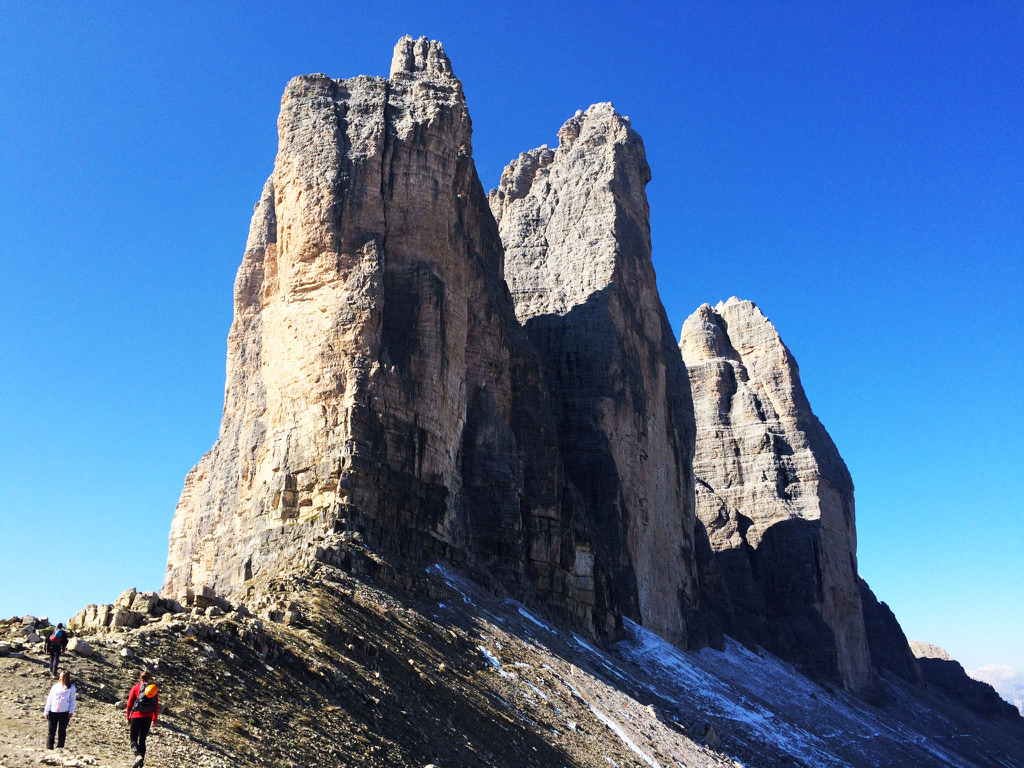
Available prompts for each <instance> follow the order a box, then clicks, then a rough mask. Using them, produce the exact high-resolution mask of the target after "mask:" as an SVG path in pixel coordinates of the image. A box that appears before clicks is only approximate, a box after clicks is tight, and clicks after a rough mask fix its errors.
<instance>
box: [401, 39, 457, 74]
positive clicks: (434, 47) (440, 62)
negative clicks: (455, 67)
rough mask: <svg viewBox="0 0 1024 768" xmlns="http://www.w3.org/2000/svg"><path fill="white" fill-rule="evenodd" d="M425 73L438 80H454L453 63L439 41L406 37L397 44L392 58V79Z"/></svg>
mask: <svg viewBox="0 0 1024 768" xmlns="http://www.w3.org/2000/svg"><path fill="white" fill-rule="evenodd" d="M418 73H425V74H427V75H428V76H433V77H436V78H438V79H449V78H450V79H454V78H455V76H454V75H453V74H452V63H451V61H449V59H448V56H447V55H446V54H445V52H444V46H443V45H442V44H441V43H440V42H439V41H437V40H428V39H427V38H425V37H421V38H419V39H418V40H414V39H413V38H412V37H411V36H410V35H406V36H405V37H403V38H402V39H401V40H399V41H398V42H397V43H395V52H394V55H393V56H392V57H391V74H390V77H391V78H395V77H402V76H404V75H414V74H418Z"/></svg>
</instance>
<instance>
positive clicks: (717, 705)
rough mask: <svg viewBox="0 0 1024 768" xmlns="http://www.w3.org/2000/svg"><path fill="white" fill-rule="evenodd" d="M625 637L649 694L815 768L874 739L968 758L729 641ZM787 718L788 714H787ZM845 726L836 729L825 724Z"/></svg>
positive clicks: (631, 629)
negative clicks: (696, 645) (715, 644)
mask: <svg viewBox="0 0 1024 768" xmlns="http://www.w3.org/2000/svg"><path fill="white" fill-rule="evenodd" d="M624 623H625V629H626V634H627V639H626V640H624V641H623V642H621V643H619V644H618V646H617V649H618V651H619V652H620V653H621V654H622V655H623V656H624V657H625V658H626V659H628V660H630V661H632V662H634V663H636V664H637V665H639V666H642V667H643V668H644V669H646V670H647V671H649V672H650V673H651V675H650V677H651V679H652V680H655V681H657V682H656V683H653V684H651V686H650V687H651V689H652V690H655V691H656V692H657V693H658V694H660V695H662V696H664V697H665V698H667V699H669V700H671V701H676V702H678V701H679V700H680V699H686V700H688V701H690V702H696V703H698V704H699V706H700V708H701V710H702V711H704V712H705V713H706V714H707V715H708V716H709V718H715V717H717V718H723V719H727V720H729V721H731V722H732V724H733V726H734V727H735V728H737V729H738V730H739V731H741V732H744V733H745V734H746V735H747V737H748V738H749V739H750V740H751V741H753V742H767V743H770V744H773V745H774V746H775V747H777V748H778V749H780V750H781V751H783V752H784V753H787V754H789V755H791V756H792V757H794V758H796V759H798V760H801V761H804V762H806V763H807V764H809V765H814V766H816V768H817V767H818V766H821V767H822V768H824V766H836V767H837V768H838V767H839V766H845V765H847V764H848V763H847V762H846V760H842V759H840V758H838V757H837V756H836V752H835V749H836V748H838V747H842V748H843V749H844V750H845V751H847V752H853V753H857V752H860V753H861V754H862V756H863V758H864V761H865V764H868V762H869V760H870V758H869V757H868V755H867V753H866V746H867V745H868V744H870V743H871V741H872V740H874V739H884V740H888V741H891V742H893V743H894V744H901V743H907V742H911V743H914V744H917V745H920V746H921V747H923V748H924V749H925V750H927V751H928V752H930V753H932V754H933V755H935V756H936V757H938V758H940V759H941V760H943V761H945V762H946V763H948V764H949V765H950V766H961V765H962V762H963V761H962V760H961V759H959V758H957V757H956V756H954V755H952V754H950V753H948V752H946V751H945V750H944V749H943V748H942V747H941V746H940V745H938V744H936V743H934V742H931V741H930V740H929V739H927V738H926V737H924V736H922V735H921V734H919V733H916V732H913V731H911V730H910V729H909V728H905V727H903V726H901V725H896V727H892V726H890V725H888V724H886V723H884V722H883V721H882V720H880V719H879V718H878V717H877V716H876V715H875V714H874V713H873V711H872V710H870V709H869V708H867V707H865V706H864V705H863V704H862V703H860V702H859V701H857V700H856V699H855V698H853V697H852V696H850V695H849V694H847V693H845V692H843V691H835V690H829V689H826V688H822V687H821V686H819V685H817V684H816V683H814V682H812V681H811V680H809V679H808V678H806V677H804V676H803V675H802V674H800V673H799V672H798V671H797V670H796V669H794V668H793V667H792V666H790V665H789V664H787V663H785V662H783V661H781V660H780V659H777V658H776V657H774V656H772V655H771V654H769V653H767V652H766V651H763V650H762V651H761V652H760V654H757V653H753V652H752V651H750V650H748V649H747V648H745V647H743V646H742V645H741V644H739V643H737V642H735V641H733V640H732V639H730V638H726V649H725V652H724V653H723V652H719V651H715V650H713V649H711V648H705V649H703V650H701V651H698V652H684V651H680V650H679V649H677V648H675V647H674V646H672V645H671V644H669V643H668V642H666V641H665V640H663V639H661V638H660V637H658V636H657V635H655V634H653V633H652V632H649V631H648V630H646V629H644V628H643V627H641V626H639V625H638V624H635V623H634V622H632V621H630V620H629V619H625V620H624ZM782 713H785V714H782ZM828 722H832V723H841V726H840V727H839V728H838V730H837V729H835V728H830V727H827V726H825V725H824V724H825V723H828Z"/></svg>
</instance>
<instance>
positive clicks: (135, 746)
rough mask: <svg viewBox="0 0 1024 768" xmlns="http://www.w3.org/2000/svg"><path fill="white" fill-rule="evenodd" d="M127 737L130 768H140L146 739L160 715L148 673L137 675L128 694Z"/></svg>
mask: <svg viewBox="0 0 1024 768" xmlns="http://www.w3.org/2000/svg"><path fill="white" fill-rule="evenodd" d="M127 709H128V735H129V739H130V740H131V745H132V752H133V753H134V754H135V762H134V763H132V768H141V766H142V764H143V762H144V761H145V759H146V737H147V736H149V729H150V728H151V727H152V725H153V724H154V723H155V722H156V718H157V715H158V714H159V713H160V699H159V697H158V696H157V690H156V686H155V685H154V684H153V681H152V679H151V678H150V674H149V672H143V673H142V674H141V675H139V682H137V683H136V684H135V685H133V686H132V690H131V693H129V694H128V707H127Z"/></svg>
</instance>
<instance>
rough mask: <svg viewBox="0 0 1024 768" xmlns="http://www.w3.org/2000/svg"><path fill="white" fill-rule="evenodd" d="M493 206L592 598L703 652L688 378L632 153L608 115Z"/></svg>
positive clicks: (527, 160) (631, 138)
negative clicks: (585, 536) (582, 519)
mask: <svg viewBox="0 0 1024 768" xmlns="http://www.w3.org/2000/svg"><path fill="white" fill-rule="evenodd" d="M558 138H559V146H558V148H557V149H556V150H551V149H548V148H547V147H546V146H545V147H541V148H540V149H536V150H533V151H531V152H527V153H523V154H522V155H520V157H519V158H518V159H517V160H515V161H513V162H512V164H510V165H509V166H508V167H507V168H506V169H505V171H504V173H503V174H502V177H501V182H500V186H499V187H498V189H496V190H493V191H492V192H491V194H490V203H491V210H492V211H493V212H494V216H495V218H496V219H497V221H498V225H499V230H500V232H501V238H502V242H503V243H504V245H505V274H506V280H507V281H508V284H509V288H510V290H511V292H512V297H513V299H514V301H515V307H516V315H517V316H518V318H519V320H520V321H521V322H522V323H523V324H524V326H525V328H526V330H527V333H528V334H529V336H530V339H531V340H532V341H533V343H534V345H535V346H536V348H537V350H538V352H539V354H540V357H541V360H542V365H543V370H544V378H545V383H546V385H547V387H548V389H549V391H550V393H551V398H552V403H553V408H554V411H555V419H556V422H557V425H558V436H559V443H560V446H561V450H562V456H563V458H564V462H565V467H566V472H567V474H568V476H569V478H570V480H571V481H572V483H573V485H574V486H575V487H576V488H577V489H578V490H579V492H580V494H581V496H582V498H583V501H584V505H585V506H586V508H587V511H588V519H589V522H590V527H591V529H592V530H594V531H595V534H596V536H597V539H596V540H595V542H594V546H595V549H596V551H597V555H598V557H597V561H596V565H595V568H596V571H595V577H596V579H597V582H598V586H597V590H598V599H599V600H601V599H602V595H604V597H603V599H605V600H608V601H611V602H614V603H618V604H620V605H622V606H623V609H624V610H625V611H626V613H627V614H628V615H631V616H633V617H634V618H637V619H638V620H640V621H641V622H642V623H643V624H644V626H646V627H648V628H650V629H652V630H653V631H655V632H657V633H658V634H660V635H661V636H663V637H666V638H668V639H670V640H672V641H673V642H676V643H678V644H682V645H685V644H690V645H695V646H699V645H703V644H705V643H706V642H707V639H708V636H709V630H708V628H707V627H706V626H704V622H703V618H702V616H701V614H700V611H699V596H698V584H697V564H696V555H695V545H694V522H695V517H694V501H693V493H694V491H693V472H692V466H691V456H692V450H693V440H694V423H693V406H692V402H691V399H690V391H689V383H688V379H687V376H686V370H685V368H684V366H683V364H682V362H681V360H680V359H679V354H678V350H677V348H676V343H675V339H674V337H673V334H672V330H671V327H670V326H669V324H668V320H667V318H666V316H665V311H664V308H663V307H662V304H661V300H660V298H659V296H658V292H657V286H656V283H655V276H654V268H653V266H652V264H651V241H650V226H649V210H648V205H647V197H646V194H645V192H644V187H645V186H646V184H647V182H648V181H649V180H650V169H649V168H648V165H647V160H646V157H645V154H644V148H643V142H642V141H641V139H640V137H639V135H638V134H637V133H636V132H635V131H633V130H632V128H631V127H630V125H629V121H628V119H627V118H624V117H623V116H621V115H619V114H617V113H616V112H615V110H614V109H613V107H612V105H611V104H596V105H594V106H592V107H590V109H588V110H587V111H586V113H577V115H576V116H575V117H573V118H572V119H570V120H569V121H568V122H566V123H565V125H563V126H562V128H561V130H560V131H559V133H558Z"/></svg>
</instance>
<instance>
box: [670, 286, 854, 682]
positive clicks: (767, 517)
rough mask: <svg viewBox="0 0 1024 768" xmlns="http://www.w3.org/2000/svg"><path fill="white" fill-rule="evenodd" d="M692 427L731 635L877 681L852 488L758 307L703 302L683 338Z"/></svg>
mask: <svg viewBox="0 0 1024 768" xmlns="http://www.w3.org/2000/svg"><path fill="white" fill-rule="evenodd" d="M680 348H681V350H682V356H683V359H684V360H685V362H686V366H687V370H688V371H689V376H690V384H691V386H692V390H693V400H694V407H695V411H696V421H697V443H696V454H695V458H694V472H695V474H696V477H697V514H698V516H699V518H700V520H701V521H702V522H703V524H704V526H705V527H706V529H707V533H708V537H709V539H710V541H711V546H712V548H713V549H714V550H715V552H716V560H717V562H718V565H719V567H720V569H721V571H722V573H723V576H724V578H725V581H726V584H727V587H728V592H729V596H730V602H731V606H730V608H731V611H730V610H721V609H720V618H721V620H722V622H723V623H724V624H725V628H726V632H727V633H729V634H732V635H734V636H736V637H737V638H740V639H742V640H743V641H744V642H746V643H748V644H760V645H762V646H764V647H765V648H767V649H769V650H771V651H772V652H773V653H776V654H778V655H779V656H781V657H783V658H785V659H787V660H789V661H792V662H794V663H796V664H798V665H801V666H802V667H803V668H804V669H805V670H807V671H808V672H810V673H811V674H814V675H818V676H824V677H826V678H838V679H839V680H841V681H842V683H843V684H844V685H845V686H847V687H849V688H851V689H860V688H863V687H865V686H867V685H868V684H869V683H870V680H871V671H870V657H869V651H868V641H867V635H866V630H865V626H864V617H863V611H862V606H861V595H860V587H859V584H858V577H857V559H856V558H857V538H856V530H855V527H854V506H853V482H852V481H851V479H850V474H849V472H848V471H847V469H846V465H845V464H844V463H843V460H842V458H841V457H840V456H839V452H838V451H837V450H836V447H835V445H834V444H833V442H832V440H831V438H830V437H829V435H828V433H827V432H826V431H825V428H824V427H823V426H822V425H821V423H820V422H819V421H818V419H817V417H815V415H814V413H813V412H812V411H811V407H810V404H809V403H808V401H807V397H806V395H805V394H804V391H803V388H802V387H801V385H800V376H799V371H798V369H797V365H796V361H795V360H794V359H793V356H792V355H791V354H790V352H789V350H788V349H787V348H786V346H785V345H784V344H783V343H782V340H781V339H780V338H779V335H778V333H777V332H776V330H775V328H774V327H773V326H772V324H771V323H770V322H769V321H768V319H767V318H766V317H765V316H764V315H763V314H762V313H761V311H760V310H759V309H758V308H757V306H756V305H754V304H753V303H752V302H749V301H740V300H739V299H736V298H732V299H729V301H727V302H724V303H719V304H718V305H717V306H716V307H711V306H709V305H707V304H704V305H702V306H701V307H700V308H699V309H698V310H697V311H696V312H695V313H694V314H692V315H691V316H690V317H689V318H688V319H687V320H686V322H685V324H684V325H683V332H682V339H681V341H680Z"/></svg>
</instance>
